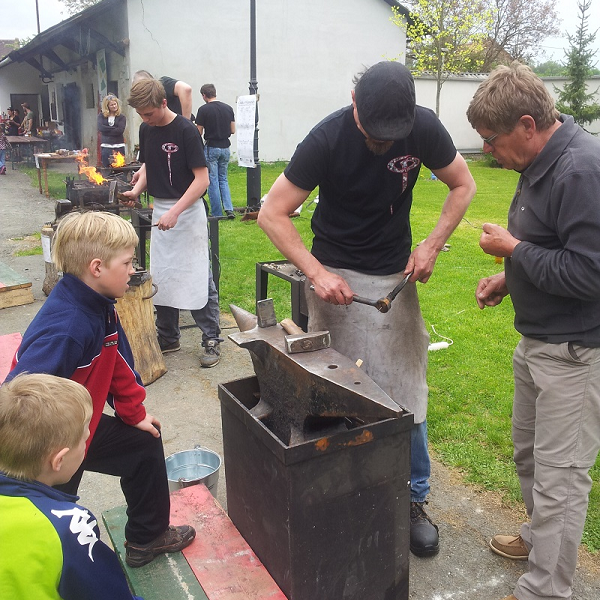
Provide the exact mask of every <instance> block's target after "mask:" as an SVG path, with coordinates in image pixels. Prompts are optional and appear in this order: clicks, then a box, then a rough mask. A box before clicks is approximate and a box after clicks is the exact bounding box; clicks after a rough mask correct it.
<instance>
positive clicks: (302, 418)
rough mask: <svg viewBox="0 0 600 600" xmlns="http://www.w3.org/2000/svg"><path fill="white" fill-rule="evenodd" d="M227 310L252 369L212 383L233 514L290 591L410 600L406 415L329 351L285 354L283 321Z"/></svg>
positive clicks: (307, 596) (302, 597)
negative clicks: (267, 323)
mask: <svg viewBox="0 0 600 600" xmlns="http://www.w3.org/2000/svg"><path fill="white" fill-rule="evenodd" d="M234 316H235V317H236V321H237V322H238V326H239V327H240V330H241V331H240V333H235V334H232V335H231V336H230V338H231V339H232V340H233V341H234V342H235V343H237V344H238V345H239V346H241V347H244V348H247V349H248V350H249V351H250V354H251V357H252V360H253V363H254V369H255V372H256V377H250V378H246V379H240V380H237V381H232V382H229V383H226V384H222V385H220V386H219V398H220V400H221V415H222V422H223V447H224V454H225V468H226V476H227V477H226V481H227V509H228V513H229V516H230V518H231V520H232V521H233V523H234V524H235V526H236V527H237V528H238V529H239V531H240V532H241V534H242V535H243V536H244V537H245V538H246V540H247V541H248V543H249V544H250V546H251V547H252V549H253V550H254V551H255V552H256V554H257V556H258V557H259V558H260V560H261V561H262V562H263V564H264V565H265V566H266V568H267V569H268V571H269V572H270V573H271V575H272V577H273V578H274V579H275V581H276V582H277V584H278V585H279V587H280V588H281V590H282V591H283V592H284V594H286V596H287V597H288V598H290V600H359V599H360V600H365V599H369V600H406V599H407V598H408V561H409V531H410V519H409V505H410V430H411V427H412V424H413V417H412V414H410V413H408V412H407V411H406V410H405V409H403V408H402V407H399V406H398V405H397V404H396V403H394V402H393V401H392V400H391V399H390V398H389V396H387V395H386V394H385V393H384V392H383V391H382V390H381V389H380V388H379V387H378V386H377V385H376V384H375V383H374V382H373V381H372V380H371V379H370V378H369V377H368V376H367V375H366V374H365V373H363V372H362V371H361V370H360V369H359V368H358V367H356V365H354V363H353V362H352V361H350V360H349V359H347V358H346V357H344V356H342V355H341V354H339V353H338V352H336V351H335V350H333V349H331V348H327V349H323V350H319V351H317V352H306V353H299V354H287V353H286V351H285V344H284V331H283V329H282V328H281V326H280V325H274V326H271V327H262V328H261V327H258V326H257V324H256V323H257V320H256V317H255V316H254V315H252V314H251V313H247V312H246V311H241V309H237V308H235V309H234ZM240 317H241V318H240ZM252 319H253V320H252ZM240 321H241V322H242V323H241V322H240Z"/></svg>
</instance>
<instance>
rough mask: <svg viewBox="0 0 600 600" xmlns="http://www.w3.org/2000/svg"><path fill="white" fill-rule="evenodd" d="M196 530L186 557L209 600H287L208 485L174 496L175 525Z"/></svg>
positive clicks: (172, 499) (186, 550)
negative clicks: (192, 527) (186, 525)
mask: <svg viewBox="0 0 600 600" xmlns="http://www.w3.org/2000/svg"><path fill="white" fill-rule="evenodd" d="M184 523H187V524H189V525H193V526H194V527H195V528H196V539H195V540H194V541H193V542H192V544H191V545H190V546H188V547H187V548H185V549H184V550H183V554H184V556H185V558H186V560H187V561H188V563H189V565H190V567H191V568H192V570H193V571H194V574H195V575H196V578H197V579H198V581H199V582H200V585H201V586H202V588H203V589H204V593H205V594H206V595H207V596H208V598H209V600H287V598H286V596H285V595H284V594H283V592H282V591H281V590H280V589H279V587H278V586H277V584H276V583H275V581H273V578H272V577H271V576H270V575H269V573H268V571H267V570H266V569H265V567H264V566H263V564H262V563H261V562H260V561H259V560H258V558H257V556H256V554H254V552H253V551H252V549H251V548H250V546H248V544H247V542H246V540H244V538H243V537H242V536H241V534H240V533H239V531H238V530H237V529H236V528H235V526H234V524H233V523H232V522H231V520H230V519H229V517H228V516H227V514H226V513H225V511H224V510H223V509H222V508H221V506H220V505H219V504H218V503H217V501H216V500H215V499H214V498H213V496H212V495H211V493H210V492H209V491H208V489H207V488H206V486H204V485H201V484H200V485H194V486H190V487H187V488H183V489H181V490H178V491H177V492H174V493H173V494H171V524H172V525H182V524H184Z"/></svg>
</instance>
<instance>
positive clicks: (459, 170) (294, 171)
mask: <svg viewBox="0 0 600 600" xmlns="http://www.w3.org/2000/svg"><path fill="white" fill-rule="evenodd" d="M355 83H356V85H355V88H354V90H352V91H351V96H352V104H351V105H350V106H347V107H345V108H342V109H340V110H338V111H336V112H334V113H333V114H331V115H329V116H328V117H326V118H325V119H324V120H323V121H321V123H319V124H318V125H316V126H315V127H314V128H313V129H312V131H311V132H310V133H309V134H308V136H307V137H306V138H305V139H304V141H303V142H301V143H300V145H299V146H298V148H297V149H296V152H295V153H294V156H293V157H292V160H291V161H290V163H289V165H288V166H287V167H286V169H285V171H284V173H283V174H282V175H280V176H279V178H278V179H277V180H276V182H275V183H274V184H273V187H272V188H271V190H270V191H269V193H268V195H267V198H266V200H265V202H264V204H263V206H262V208H261V209H260V212H259V214H258V225H259V226H260V227H261V228H262V229H263V230H264V231H265V233H266V234H267V235H268V236H269V238H270V239H271V241H272V242H273V244H274V245H275V246H276V247H277V248H278V249H279V250H280V251H281V253H282V254H283V255H284V256H285V257H286V258H287V259H288V260H289V261H290V262H291V263H292V264H294V265H295V266H296V267H297V268H298V269H300V270H301V271H302V272H303V273H305V274H306V276H307V278H308V279H309V281H310V283H311V284H312V285H313V286H314V291H311V290H309V287H308V286H307V287H306V289H307V292H306V300H307V305H308V312H309V329H310V330H312V331H318V330H325V329H326V330H329V331H330V332H331V340H332V346H333V347H334V348H335V349H336V350H337V351H338V352H340V353H341V354H343V355H345V356H347V357H348V358H350V359H351V360H352V361H353V362H355V361H356V360H357V359H362V360H363V361H364V363H363V369H364V370H365V371H366V373H367V374H368V375H369V376H370V377H371V378H372V379H373V381H375V383H377V384H378V385H379V386H380V387H381V388H382V389H383V390H384V391H385V392H386V393H387V394H388V395H389V396H390V397H391V398H392V399H394V400H395V401H396V402H397V403H398V404H399V405H402V406H406V407H407V408H408V409H409V410H410V411H411V412H412V413H413V415H414V423H415V425H414V427H413V429H412V431H411V476H410V487H411V508H410V549H411V551H412V552H413V554H415V555H417V556H432V555H434V554H436V553H437V552H438V551H439V536H438V528H437V526H436V525H435V524H434V523H433V521H432V520H431V519H430V517H429V516H428V515H427V512H426V511H425V504H426V499H427V496H428V494H429V488H430V486H429V476H430V459H429V451H428V448H427V421H426V415H427V382H426V371H427V348H428V343H429V335H428V334H427V330H426V328H425V324H424V322H423V317H422V315H421V310H420V307H419V300H418V296H417V288H416V282H417V281H420V282H421V283H426V282H427V281H428V280H429V278H430V277H431V274H432V272H433V268H434V266H435V263H436V260H437V257H438V254H439V252H440V251H441V250H442V248H443V247H444V244H445V242H446V241H447V239H448V238H449V237H450V235H451V234H452V232H453V231H454V229H455V228H456V227H457V225H458V224H459V223H460V220H461V219H462V217H463V215H464V214H465V211H466V210H467V207H468V206H469V203H470V202H471V199H472V198H473V196H474V194H475V182H474V181H473V177H472V176H471V174H470V172H469V169H468V167H467V165H466V163H465V160H464V159H463V157H462V156H461V155H460V154H459V153H458V152H457V151H456V147H455V146H454V144H453V142H452V139H451V138H450V135H449V133H448V132H447V131H446V129H445V128H444V126H443V125H442V124H441V122H440V121H439V119H438V118H437V117H436V116H435V114H434V113H433V112H432V111H431V110H429V109H426V108H423V107H421V106H416V103H415V87H414V81H413V78H412V75H411V74H410V71H409V70H408V69H407V68H406V67H405V66H404V65H402V64H401V63H399V62H394V61H383V62H380V63H377V64H375V65H373V66H372V67H370V68H369V69H367V70H366V71H365V72H364V73H363V74H362V76H360V77H358V78H357V80H355ZM421 164H424V165H425V166H427V167H429V168H430V169H431V170H432V171H433V172H434V174H435V175H436V177H437V178H438V179H439V180H440V181H441V182H443V183H444V184H445V185H446V186H447V188H448V194H447V196H446V200H445V202H444V205H443V207H442V210H441V215H440V218H439V220H438V222H437V224H436V226H435V227H434V228H433V230H432V231H431V232H430V233H429V235H428V236H427V238H426V239H425V240H423V241H422V242H421V243H420V244H418V245H417V247H416V248H415V249H414V250H412V251H411V246H412V237H411V223H410V221H411V219H410V211H411V206H412V194H413V188H414V186H415V184H416V183H417V181H418V177H419V170H420V168H421ZM317 186H319V203H318V205H317V208H316V210H315V212H314V214H313V217H312V229H313V233H314V239H313V244H312V251H311V252H309V251H308V249H307V248H306V247H305V246H304V244H303V242H302V240H301V239H300V236H299V234H298V232H297V230H296V228H295V227H294V225H293V223H292V221H291V219H290V217H289V215H290V214H291V213H293V212H294V211H295V210H296V209H297V208H298V207H299V206H300V205H301V204H302V203H303V202H304V201H305V200H306V199H307V198H308V195H309V194H310V192H311V191H312V190H313V189H314V188H316V187H317ZM407 277H409V280H408V281H409V283H408V285H406V287H405V288H404V290H403V291H402V293H401V294H400V295H399V296H398V298H396V300H395V301H394V304H393V305H392V308H391V309H390V311H389V312H388V313H386V314H383V313H379V312H377V311H376V310H374V309H373V308H372V307H369V306H364V305H359V304H357V303H353V301H352V297H353V296H354V295H355V294H357V295H361V296H367V297H370V298H381V297H384V296H386V295H387V294H388V292H389V291H390V290H392V289H394V287H395V286H396V285H397V284H398V283H399V282H400V281H402V280H403V279H405V278H407ZM340 305H341V306H344V309H343V310H341V309H340V308H339V306H340Z"/></svg>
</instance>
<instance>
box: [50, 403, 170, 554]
mask: <svg viewBox="0 0 600 600" xmlns="http://www.w3.org/2000/svg"><path fill="white" fill-rule="evenodd" d="M84 471H93V472H94V473H105V474H107V475H115V476H117V477H120V478H121V489H122V490H123V494H124V495H125V500H126V502H127V517H128V520H127V524H126V525H125V539H126V540H128V541H129V542H132V543H136V544H147V543H148V542H151V541H152V540H154V539H155V538H157V537H158V536H159V535H160V534H161V533H163V532H164V531H166V529H167V527H168V526H169V516H170V510H171V503H170V499H169V485H168V482H167V469H166V466H165V455H164V450H163V444H162V438H155V437H153V436H152V435H150V434H149V433H148V432H146V431H141V430H140V429H136V428H135V427H131V426H130V425H126V424H125V423H123V421H121V419H119V418H118V417H111V416H109V415H105V414H103V415H102V417H101V418H100V423H99V424H98V429H96V432H95V434H94V437H93V439H92V441H91V443H90V447H89V448H88V451H87V454H86V457H85V459H84V461H83V463H82V464H81V467H80V468H79V469H78V471H77V472H76V473H75V474H74V475H73V477H72V478H71V480H70V481H69V482H68V483H65V484H62V485H57V486H55V487H56V488H57V489H60V490H62V491H63V492H67V493H68V494H74V495H75V494H77V489H78V487H79V484H80V482H81V478H82V476H83V472H84Z"/></svg>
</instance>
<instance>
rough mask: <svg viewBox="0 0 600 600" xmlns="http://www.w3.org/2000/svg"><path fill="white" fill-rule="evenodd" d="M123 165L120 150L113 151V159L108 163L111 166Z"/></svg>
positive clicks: (123, 160)
mask: <svg viewBox="0 0 600 600" xmlns="http://www.w3.org/2000/svg"><path fill="white" fill-rule="evenodd" d="M124 165H125V157H124V156H123V155H122V154H121V153H120V152H113V161H112V163H111V164H110V166H111V167H115V168H118V167H122V166H124Z"/></svg>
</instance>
